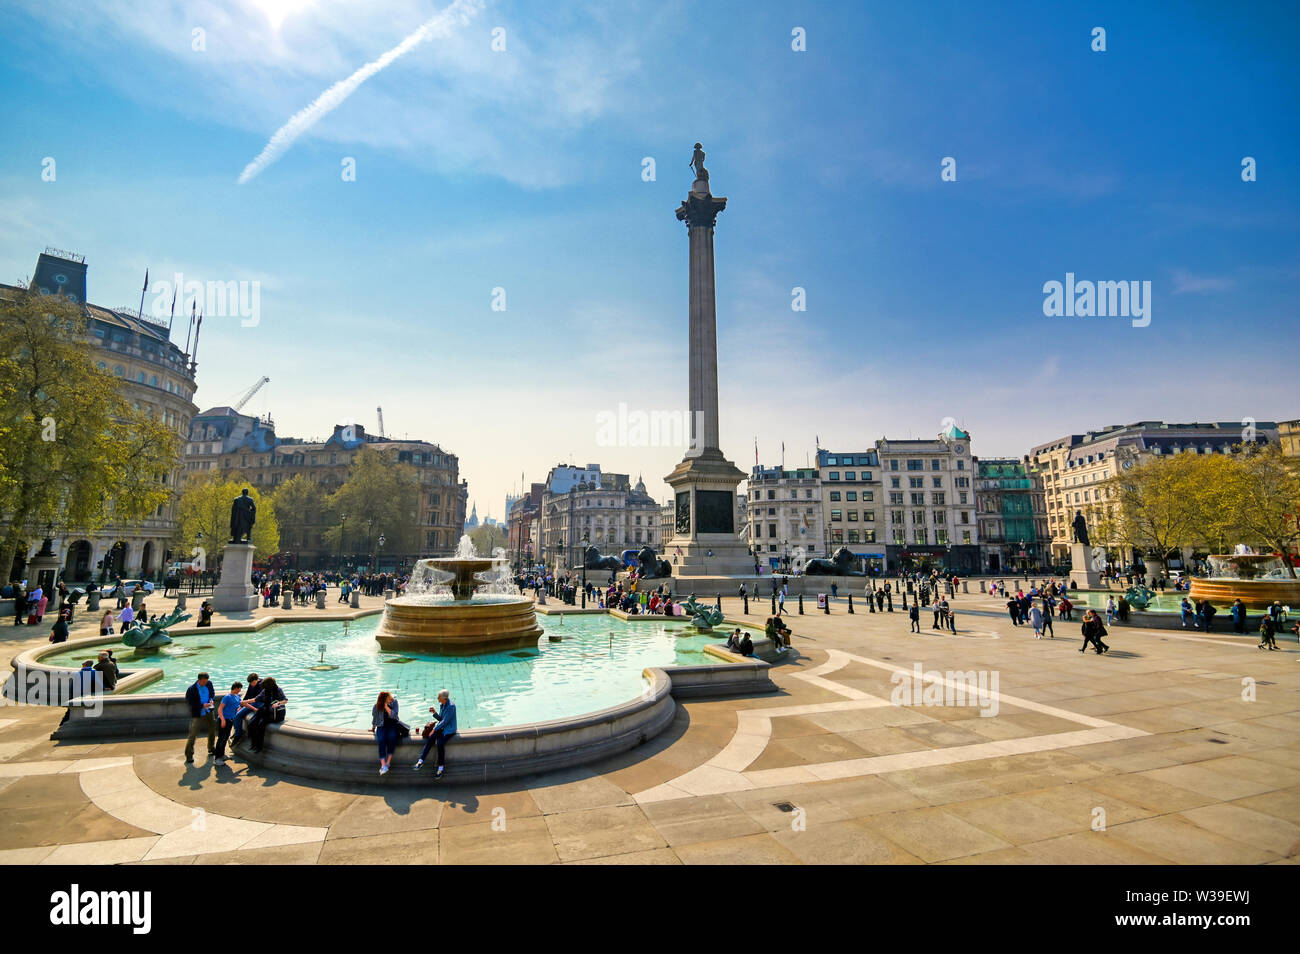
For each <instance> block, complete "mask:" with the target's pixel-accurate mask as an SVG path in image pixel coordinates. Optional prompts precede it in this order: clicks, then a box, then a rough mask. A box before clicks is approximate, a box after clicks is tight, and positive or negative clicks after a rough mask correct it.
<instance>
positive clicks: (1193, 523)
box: [1101, 453, 1209, 575]
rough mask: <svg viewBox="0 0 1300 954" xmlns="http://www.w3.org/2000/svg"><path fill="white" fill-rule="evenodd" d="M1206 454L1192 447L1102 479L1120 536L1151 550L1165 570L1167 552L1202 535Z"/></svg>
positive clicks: (1191, 542) (1178, 549)
mask: <svg viewBox="0 0 1300 954" xmlns="http://www.w3.org/2000/svg"><path fill="white" fill-rule="evenodd" d="M1205 460H1206V458H1205V457H1203V456H1202V455H1199V454H1192V453H1184V454H1173V455H1171V456H1168V457H1156V458H1153V459H1152V460H1149V461H1147V462H1146V463H1143V464H1140V465H1139V466H1137V467H1132V468H1129V469H1126V470H1121V471H1120V472H1119V473H1118V474H1116V475H1115V476H1114V477H1111V478H1110V479H1109V480H1107V481H1104V482H1103V483H1102V485H1101V486H1102V487H1103V489H1104V490H1105V491H1106V492H1107V493H1108V494H1109V496H1110V497H1111V498H1114V499H1115V501H1116V503H1117V505H1118V508H1119V519H1120V520H1121V521H1122V522H1123V533H1122V535H1123V537H1124V538H1126V539H1127V540H1129V541H1131V542H1132V543H1133V545H1135V546H1137V547H1140V548H1142V549H1145V550H1150V551H1153V552H1154V553H1155V554H1156V555H1157V557H1158V558H1159V559H1160V563H1161V566H1162V568H1163V570H1164V573H1165V574H1166V575H1168V573H1169V557H1170V556H1171V555H1173V554H1174V553H1177V552H1179V551H1180V550H1182V548H1183V547H1185V546H1190V545H1192V544H1194V543H1196V542H1199V541H1201V540H1203V539H1205V528H1206V514H1207V512H1208V508H1207V497H1206V492H1207V491H1206V480H1207V479H1208V476H1209V475H1208V473H1207V471H1208V468H1207V467H1206V465H1205V463H1204V462H1205Z"/></svg>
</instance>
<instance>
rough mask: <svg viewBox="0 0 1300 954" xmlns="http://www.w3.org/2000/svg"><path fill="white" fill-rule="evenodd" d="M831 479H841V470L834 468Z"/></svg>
mask: <svg viewBox="0 0 1300 954" xmlns="http://www.w3.org/2000/svg"><path fill="white" fill-rule="evenodd" d="M830 479H831V480H839V479H840V472H839V471H838V470H832V471H831V472H830Z"/></svg>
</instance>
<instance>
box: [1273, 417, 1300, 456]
mask: <svg viewBox="0 0 1300 954" xmlns="http://www.w3.org/2000/svg"><path fill="white" fill-rule="evenodd" d="M1277 439H1278V442H1279V443H1280V444H1281V445H1282V453H1283V454H1285V455H1286V456H1287V457H1300V418H1298V419H1296V420H1294V421H1278V422H1277Z"/></svg>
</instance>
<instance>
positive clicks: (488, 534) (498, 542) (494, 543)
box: [469, 524, 506, 556]
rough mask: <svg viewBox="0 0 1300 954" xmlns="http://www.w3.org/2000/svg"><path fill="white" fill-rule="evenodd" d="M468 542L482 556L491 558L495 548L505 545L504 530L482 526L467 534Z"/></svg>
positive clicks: (492, 525) (488, 525) (491, 526)
mask: <svg viewBox="0 0 1300 954" xmlns="http://www.w3.org/2000/svg"><path fill="white" fill-rule="evenodd" d="M469 541H470V543H472V544H474V549H475V550H477V551H478V552H479V553H480V554H481V555H482V556H491V555H492V551H493V550H494V549H496V548H497V547H504V546H505V545H506V532H505V528H503V527H498V526H496V525H494V524H484V525H483V526H481V527H475V528H474V529H473V530H471V531H470V532H469Z"/></svg>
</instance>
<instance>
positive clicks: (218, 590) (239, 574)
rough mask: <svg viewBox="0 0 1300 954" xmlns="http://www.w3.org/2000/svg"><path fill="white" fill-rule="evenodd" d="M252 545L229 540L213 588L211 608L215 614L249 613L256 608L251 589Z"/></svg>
mask: <svg viewBox="0 0 1300 954" xmlns="http://www.w3.org/2000/svg"><path fill="white" fill-rule="evenodd" d="M253 549H254V548H253V545H252V544H251V543H228V544H226V549H225V551H224V553H223V554H222V557H221V579H220V580H218V581H217V585H216V586H214V587H213V588H212V608H213V609H214V610H216V611H217V612H218V613H251V612H252V611H253V610H255V609H257V604H258V596H257V590H255V589H253V580H252V576H253Z"/></svg>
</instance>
